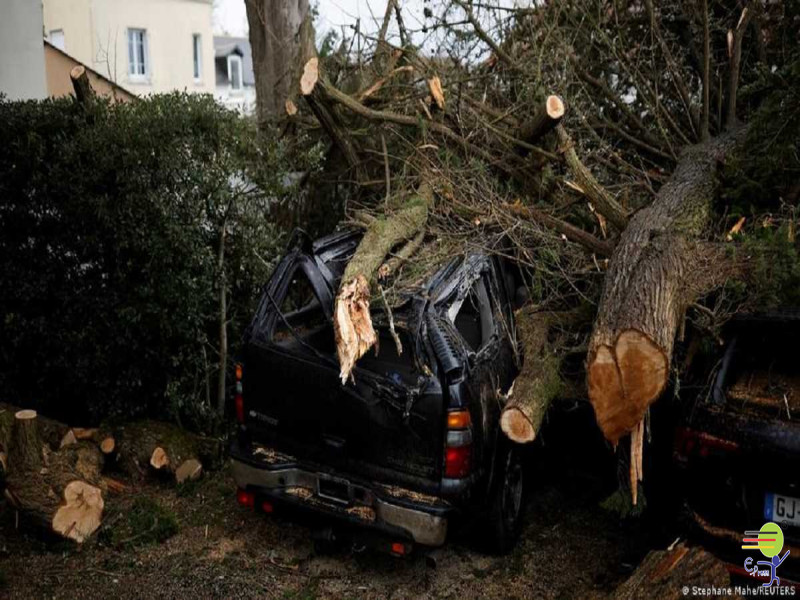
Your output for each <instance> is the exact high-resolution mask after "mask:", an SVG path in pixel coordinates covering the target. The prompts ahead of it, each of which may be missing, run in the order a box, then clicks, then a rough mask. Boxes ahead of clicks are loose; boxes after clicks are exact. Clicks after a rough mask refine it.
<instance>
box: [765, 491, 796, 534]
mask: <svg viewBox="0 0 800 600" xmlns="http://www.w3.org/2000/svg"><path fill="white" fill-rule="evenodd" d="M764 518H766V519H767V521H774V522H775V523H784V524H786V525H795V526H798V527H800V498H792V497H791V496H782V495H781V494H773V493H771V492H767V495H766V498H765V499H764Z"/></svg>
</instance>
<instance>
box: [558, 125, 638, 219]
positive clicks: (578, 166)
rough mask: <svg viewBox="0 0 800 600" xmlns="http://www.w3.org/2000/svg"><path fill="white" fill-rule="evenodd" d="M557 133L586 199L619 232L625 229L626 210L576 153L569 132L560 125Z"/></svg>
mask: <svg viewBox="0 0 800 600" xmlns="http://www.w3.org/2000/svg"><path fill="white" fill-rule="evenodd" d="M556 131H557V132H558V140H559V142H560V144H561V151H562V152H563V153H564V160H565V161H566V162H567V166H568V167H569V170H570V171H571V172H572V175H573V177H575V180H576V181H577V182H578V185H580V187H581V189H582V190H583V192H584V193H585V194H586V197H587V198H589V200H591V201H592V203H593V204H594V207H595V208H596V209H597V212H599V213H600V214H601V215H603V216H604V217H605V218H606V219H608V220H609V221H610V222H611V224H612V225H614V227H616V228H617V229H618V230H619V231H622V230H623V229H625V227H626V226H627V225H628V215H627V213H626V212H625V209H623V208H622V206H621V205H620V204H619V202H617V201H616V200H615V199H614V198H613V197H612V196H611V194H609V193H608V192H607V191H606V190H605V188H604V187H603V186H601V185H600V183H599V182H598V181H597V179H595V178H594V175H592V173H591V171H589V169H587V168H586V167H585V166H584V164H583V163H582V162H581V160H580V158H578V153H577V152H575V144H574V143H573V142H572V138H570V136H569V134H568V133H567V130H566V129H564V127H563V126H562V125H558V126H557V127H556Z"/></svg>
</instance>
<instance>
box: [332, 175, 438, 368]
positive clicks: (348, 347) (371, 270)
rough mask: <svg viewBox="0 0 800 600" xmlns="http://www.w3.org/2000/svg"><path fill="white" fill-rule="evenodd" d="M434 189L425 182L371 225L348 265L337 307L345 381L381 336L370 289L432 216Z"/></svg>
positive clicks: (336, 331) (337, 334)
mask: <svg viewBox="0 0 800 600" xmlns="http://www.w3.org/2000/svg"><path fill="white" fill-rule="evenodd" d="M432 203H433V191H432V190H431V188H430V186H428V185H427V184H424V183H423V184H422V185H421V186H420V187H419V189H418V190H417V193H416V194H413V195H411V196H410V197H407V198H406V199H405V200H404V201H402V202H401V203H400V205H399V206H398V207H397V208H396V209H395V210H394V211H393V212H392V213H391V214H387V215H386V216H384V217H381V218H379V219H376V220H375V222H374V223H372V224H371V225H370V226H369V227H368V228H367V231H366V233H365V234H364V237H363V238H362V239H361V242H360V243H359V244H358V248H357V249H356V252H355V254H354V255H353V257H352V258H351V259H350V262H349V263H348V264H347V267H346V268H345V271H344V275H343V276H342V282H341V285H340V286H339V291H338V293H337V295H336V304H335V311H334V321H333V326H334V336H335V341H336V352H337V355H338V357H339V367H340V373H339V376H340V378H341V380H342V384H344V383H345V382H346V381H347V380H348V379H349V378H350V374H351V372H352V370H353V367H354V366H355V364H356V361H357V360H358V359H359V358H361V357H362V356H363V355H364V354H365V353H366V352H367V350H369V349H370V348H371V347H372V346H373V345H374V344H375V341H376V340H377V336H376V335H375V330H374V329H373V327H372V317H371V315H370V312H369V301H370V289H371V284H372V282H373V281H374V280H375V279H376V276H377V273H378V269H379V268H380V267H381V265H382V264H383V261H384V259H385V258H386V257H387V256H388V254H389V252H390V251H391V249H392V248H393V247H394V246H395V245H397V244H399V243H400V242H404V241H406V240H409V239H411V238H412V237H414V235H415V234H417V232H419V231H420V230H421V229H422V228H423V227H424V226H425V223H426V222H427V220H428V208H429V207H430V206H431V204H432Z"/></svg>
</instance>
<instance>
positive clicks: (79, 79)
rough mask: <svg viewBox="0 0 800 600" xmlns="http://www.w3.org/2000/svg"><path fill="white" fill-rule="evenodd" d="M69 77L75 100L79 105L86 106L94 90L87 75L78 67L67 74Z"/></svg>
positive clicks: (82, 68) (92, 96)
mask: <svg viewBox="0 0 800 600" xmlns="http://www.w3.org/2000/svg"><path fill="white" fill-rule="evenodd" d="M69 77H70V79H71V80H72V89H74V90H75V98H76V99H77V100H78V103H79V104H83V105H86V104H88V103H89V102H91V100H92V99H93V98H94V90H93V89H92V84H91V83H90V82H89V75H88V74H87V73H86V69H85V68H84V67H83V66H81V65H78V66H77V67H73V68H72V70H71V71H70V72H69Z"/></svg>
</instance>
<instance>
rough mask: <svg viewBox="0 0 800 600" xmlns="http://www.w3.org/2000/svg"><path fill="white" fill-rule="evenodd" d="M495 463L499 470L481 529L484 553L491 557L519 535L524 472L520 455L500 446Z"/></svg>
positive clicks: (508, 547)
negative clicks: (482, 531) (490, 554)
mask: <svg viewBox="0 0 800 600" xmlns="http://www.w3.org/2000/svg"><path fill="white" fill-rule="evenodd" d="M503 446H504V448H502V449H501V452H502V455H501V459H500V461H499V463H498V466H499V468H500V471H499V472H498V475H499V476H498V477H497V479H496V480H495V483H494V484H493V486H492V487H493V490H492V493H491V497H490V504H489V512H488V515H487V519H486V524H485V527H484V531H485V542H486V545H487V550H488V551H489V552H491V553H492V554H507V553H508V552H510V551H511V550H512V549H513V548H514V546H515V545H516V543H517V541H518V540H519V536H520V533H521V532H522V524H523V515H524V502H523V500H524V492H525V472H524V469H523V464H522V453H521V452H520V451H519V450H518V449H517V448H515V447H513V446H511V445H510V444H503Z"/></svg>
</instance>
